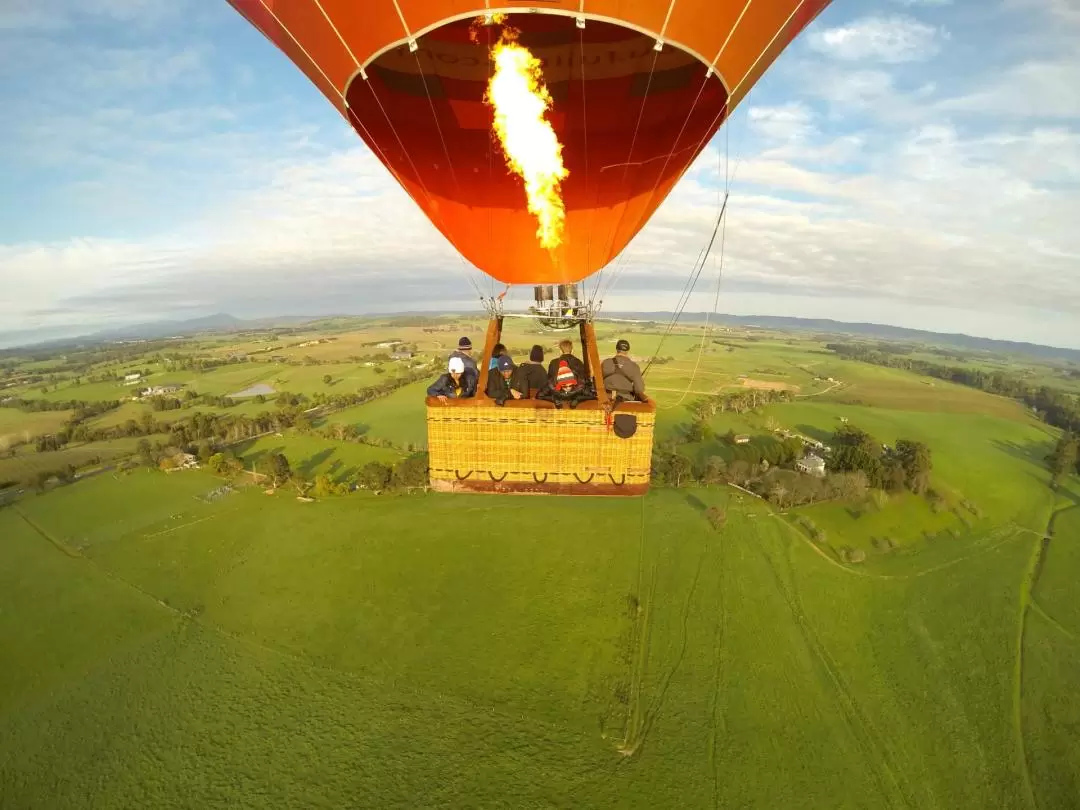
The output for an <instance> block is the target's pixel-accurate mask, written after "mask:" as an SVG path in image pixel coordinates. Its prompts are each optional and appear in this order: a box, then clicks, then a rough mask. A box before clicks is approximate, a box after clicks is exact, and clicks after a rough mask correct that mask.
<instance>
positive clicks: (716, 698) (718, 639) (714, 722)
mask: <svg viewBox="0 0 1080 810" xmlns="http://www.w3.org/2000/svg"><path fill="white" fill-rule="evenodd" d="M717 537H718V540H717V549H716V550H717V559H718V560H719V564H718V566H717V567H718V580H719V585H720V587H719V588H717V596H718V598H719V600H720V610H719V611H718V618H717V621H716V632H715V634H714V636H713V646H714V647H715V648H716V663H715V664H714V665H713V689H712V706H711V708H710V717H709V768H710V771H711V773H712V783H713V807H714V808H716V810H719V807H720V772H719V760H718V758H717V751H716V748H717V744H718V734H717V726H719V725H723V722H724V715H723V712H722V711H721V710H720V687H721V685H722V683H723V680H724V679H723V671H724V626H725V623H726V621H727V614H726V610H727V607H726V605H725V603H724V533H723V532H718V533H717Z"/></svg>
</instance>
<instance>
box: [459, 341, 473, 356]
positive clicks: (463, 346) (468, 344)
mask: <svg viewBox="0 0 1080 810" xmlns="http://www.w3.org/2000/svg"><path fill="white" fill-rule="evenodd" d="M457 347H458V351H459V352H465V354H468V353H469V352H471V351H472V341H471V340H469V339H468V338H467V337H463V338H461V340H459V341H458V342H457Z"/></svg>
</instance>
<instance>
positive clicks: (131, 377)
mask: <svg viewBox="0 0 1080 810" xmlns="http://www.w3.org/2000/svg"><path fill="white" fill-rule="evenodd" d="M141 379H142V374H140V373H138V372H136V373H134V374H125V375H124V385H134V384H135V383H137V382H138V381H139V380H141Z"/></svg>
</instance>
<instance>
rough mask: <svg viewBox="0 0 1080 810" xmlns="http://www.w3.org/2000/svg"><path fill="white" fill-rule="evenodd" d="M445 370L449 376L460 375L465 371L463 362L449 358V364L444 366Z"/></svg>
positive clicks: (458, 358) (459, 359)
mask: <svg viewBox="0 0 1080 810" xmlns="http://www.w3.org/2000/svg"><path fill="white" fill-rule="evenodd" d="M446 370H447V371H449V372H450V373H451V374H461V373H462V372H463V371H465V361H464V360H462V359H461V358H460V357H451V358H450V362H449V363H447V364H446Z"/></svg>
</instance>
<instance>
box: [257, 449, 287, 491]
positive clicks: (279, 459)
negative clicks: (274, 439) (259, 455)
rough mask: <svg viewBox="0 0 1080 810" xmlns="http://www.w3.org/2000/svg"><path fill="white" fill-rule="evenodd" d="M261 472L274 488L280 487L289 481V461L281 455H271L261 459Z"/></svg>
mask: <svg viewBox="0 0 1080 810" xmlns="http://www.w3.org/2000/svg"><path fill="white" fill-rule="evenodd" d="M261 466H262V472H264V473H265V474H266V476H267V477H268V478H269V479H270V480H271V482H272V483H273V485H274V486H275V487H278V486H281V485H282V484H284V483H285V482H286V481H288V480H289V475H290V474H291V472H292V471H291V470H290V469H289V460H288V459H287V458H285V456H284V454H282V453H271V454H270V455H269V456H266V457H264V458H263V461H262V465H261Z"/></svg>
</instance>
